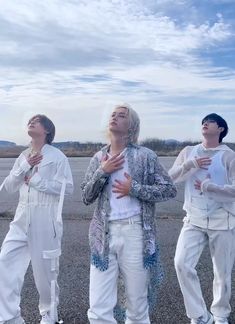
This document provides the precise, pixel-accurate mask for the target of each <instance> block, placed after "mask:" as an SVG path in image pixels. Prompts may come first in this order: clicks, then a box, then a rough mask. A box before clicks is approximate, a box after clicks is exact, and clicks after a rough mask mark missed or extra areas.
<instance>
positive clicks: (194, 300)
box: [175, 223, 235, 318]
mask: <svg viewBox="0 0 235 324" xmlns="http://www.w3.org/2000/svg"><path fill="white" fill-rule="evenodd" d="M207 242H208V243H209V248H210V254H211V258H212V263H213V272H214V281H213V302H212V305H211V312H212V313H213V315H215V316H218V317H228V316H229V314H230V311H231V307H230V304H229V302H230V297H231V272H232V268H233V263H234V255H235V229H233V230H206V229H202V228H200V227H197V226H193V225H191V224H189V223H185V224H184V226H183V228H182V230H181V233H180V236H179V239H178V243H177V247H176V254H175V268H176V273H177V277H178V280H179V284H180V288H181V291H182V294H183V297H184V304H185V308H186V313H187V316H188V317H189V318H197V317H200V316H202V315H204V314H205V313H206V311H207V308H206V304H205V302H204V299H203V296H202V291H201V287H200V282H199V278H198V276H197V272H196V270H195V267H196V265H197V263H198V260H199V258H200V255H201V253H202V251H203V249H204V247H205V245H206V243H207Z"/></svg>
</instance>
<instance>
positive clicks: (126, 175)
mask: <svg viewBox="0 0 235 324" xmlns="http://www.w3.org/2000/svg"><path fill="white" fill-rule="evenodd" d="M124 176H125V177H126V178H127V179H128V180H129V179H130V178H131V176H130V175H129V174H128V173H127V172H124Z"/></svg>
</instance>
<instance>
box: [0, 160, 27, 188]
mask: <svg viewBox="0 0 235 324" xmlns="http://www.w3.org/2000/svg"><path fill="white" fill-rule="evenodd" d="M30 168H31V165H30V164H29V163H28V161H27V159H26V157H25V155H24V154H21V155H20V156H19V157H18V158H17V159H16V161H15V163H14V166H13V168H12V169H11V172H10V174H9V175H8V176H7V177H6V179H5V180H4V182H3V184H2V186H3V187H5V189H6V191H7V192H9V193H14V192H16V191H18V190H19V188H20V186H21V185H22V184H23V183H24V177H25V175H26V173H27V172H28V171H29V170H30Z"/></svg>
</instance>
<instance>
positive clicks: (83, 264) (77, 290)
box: [0, 158, 235, 324]
mask: <svg viewBox="0 0 235 324" xmlns="http://www.w3.org/2000/svg"><path fill="white" fill-rule="evenodd" d="M88 161H89V159H85V158H83V159H77V158H72V159H70V163H71V167H72V170H73V175H74V179H75V184H76V187H75V194H74V195H73V197H70V198H66V204H65V208H64V215H65V217H64V238H63V245H62V248H63V254H62V257H61V262H60V278H59V282H60V288H61V297H60V308H59V312H60V315H61V317H62V318H63V319H64V323H65V324H86V323H87V319H86V311H87V308H88V282H89V274H88V273H89V248H88V240H87V231H88V225H89V218H90V216H91V212H92V209H93V207H90V208H89V209H88V210H87V209H86V207H85V208H84V207H83V206H82V204H81V202H80V195H79V190H80V189H79V184H78V183H79V181H78V179H80V178H81V177H82V176H83V173H84V170H85V168H86V166H87V163H88ZM161 161H162V163H163V164H164V165H165V166H166V168H168V167H169V165H170V164H171V163H172V160H170V159H168V158H162V159H161ZM12 163H13V160H12V159H4V160H0V170H1V174H0V180H1V177H4V176H5V175H6V174H7V173H8V171H9V168H10V166H11V165H12ZM6 198H7V197H6V196H4V198H1V200H0V201H1V202H0V204H1V205H3V207H2V211H6V210H7V211H9V212H11V211H13V210H14V208H15V205H16V199H17V196H15V197H14V199H13V197H10V198H9V196H8V201H7V200H6ZM176 199H177V200H180V201H182V187H180V188H179V196H178V197H177V198H176ZM6 207H7V209H4V208H6ZM181 207H182V204H181V203H180V202H177V201H171V202H167V203H165V204H159V212H158V215H159V217H158V219H157V223H158V232H159V243H160V248H161V256H162V262H163V265H164V269H165V280H164V282H163V284H162V286H161V288H160V289H159V302H158V307H157V309H156V310H155V312H154V314H153V315H152V324H175V323H177V324H186V323H189V321H188V319H187V317H186V316H185V312H184V306H183V300H182V296H181V293H180V290H179V286H178V283H177V280H176V275H175V271H174V267H173V257H174V251H175V245H176V241H177V237H178V235H179V231H180V228H181V226H182V221H181V219H182V217H183V215H182V211H181ZM9 222H10V219H9V218H6V217H3V218H0V242H2V240H3V238H4V237H5V235H6V233H7V231H8V227H9ZM198 272H199V275H200V279H201V283H202V289H203V293H204V296H205V299H206V302H207V304H208V305H210V303H211V300H212V291H211V286H212V280H213V278H212V266H211V262H210V258H209V255H208V249H206V250H205V251H204V253H203V255H202V258H201V260H200V262H199V264H198ZM232 293H233V297H232V301H231V305H232V310H233V311H232V314H231V318H230V320H231V323H233V324H234V323H235V273H233V283H232ZM37 302H38V295H37V293H36V289H35V285H34V282H33V277H32V271H31V268H29V270H28V272H27V274H26V278H25V284H24V287H23V291H22V314H23V316H24V318H25V320H26V324H36V323H39V318H40V316H39V312H38V309H37Z"/></svg>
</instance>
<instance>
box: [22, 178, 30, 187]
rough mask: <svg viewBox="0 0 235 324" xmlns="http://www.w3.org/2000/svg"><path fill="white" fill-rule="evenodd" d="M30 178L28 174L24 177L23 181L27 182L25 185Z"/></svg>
mask: <svg viewBox="0 0 235 324" xmlns="http://www.w3.org/2000/svg"><path fill="white" fill-rule="evenodd" d="M30 178H31V177H28V176H25V177H24V183H25V184H27V186H28V185H29V181H30Z"/></svg>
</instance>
